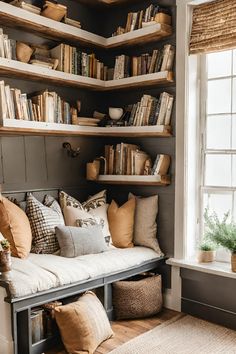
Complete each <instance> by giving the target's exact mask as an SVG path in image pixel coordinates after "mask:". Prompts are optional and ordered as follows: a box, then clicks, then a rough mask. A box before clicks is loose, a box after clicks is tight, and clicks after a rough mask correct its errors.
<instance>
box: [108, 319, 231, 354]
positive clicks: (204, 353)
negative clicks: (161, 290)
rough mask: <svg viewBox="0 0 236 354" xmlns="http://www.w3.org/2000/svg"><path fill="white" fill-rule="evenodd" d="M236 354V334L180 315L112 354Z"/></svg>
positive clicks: (113, 351) (111, 353)
mask: <svg viewBox="0 0 236 354" xmlns="http://www.w3.org/2000/svg"><path fill="white" fill-rule="evenodd" d="M158 353H161V354H219V353H221V354H236V331H233V330H230V329H228V328H225V327H221V326H218V325H215V324H212V323H209V322H206V321H203V320H200V319H198V318H195V317H192V316H188V315H178V316H176V317H174V318H173V319H171V320H170V321H167V322H165V323H163V324H162V325H160V326H157V327H156V328H154V329H152V330H150V331H148V332H146V333H144V334H142V335H140V336H138V337H136V338H134V339H132V340H130V341H129V342H127V343H125V344H123V345H122V346H120V347H119V348H117V349H115V350H112V351H111V352H110V354H158Z"/></svg>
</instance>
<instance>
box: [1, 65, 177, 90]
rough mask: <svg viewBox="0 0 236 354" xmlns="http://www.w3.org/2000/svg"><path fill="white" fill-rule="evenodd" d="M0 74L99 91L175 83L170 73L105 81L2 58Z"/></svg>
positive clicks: (163, 72) (164, 72)
mask: <svg viewBox="0 0 236 354" xmlns="http://www.w3.org/2000/svg"><path fill="white" fill-rule="evenodd" d="M0 74H1V75H5V76H8V77H12V75H14V77H18V78H21V79H26V80H34V81H40V82H51V83H53V84H57V85H63V86H69V87H71V86H74V87H83V88H88V89H91V90H98V91H106V90H116V89H126V88H130V87H137V86H140V85H141V86H142V87H144V86H153V85H158V84H168V83H172V82H173V73H172V72H168V71H162V72H158V73H154V74H147V75H140V76H132V77H128V78H125V79H120V80H110V81H103V80H98V79H93V78H90V77H85V76H79V75H74V74H68V73H65V72H63V71H56V70H53V69H47V68H42V67H40V66H38V65H32V64H26V63H22V62H20V61H16V60H10V59H5V58H0Z"/></svg>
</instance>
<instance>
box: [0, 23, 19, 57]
mask: <svg viewBox="0 0 236 354" xmlns="http://www.w3.org/2000/svg"><path fill="white" fill-rule="evenodd" d="M0 57H1V58H6V59H12V60H16V41H15V40H14V39H10V38H8V35H7V34H4V33H3V29H2V28H0Z"/></svg>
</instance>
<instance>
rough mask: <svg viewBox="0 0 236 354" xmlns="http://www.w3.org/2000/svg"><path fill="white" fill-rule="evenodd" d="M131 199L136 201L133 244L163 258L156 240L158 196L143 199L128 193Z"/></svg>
mask: <svg viewBox="0 0 236 354" xmlns="http://www.w3.org/2000/svg"><path fill="white" fill-rule="evenodd" d="M130 198H131V199H130ZM133 198H135V199H136V208H135V218H134V240H133V242H134V244H135V245H136V246H144V247H149V248H152V249H153V250H154V251H156V252H157V253H158V255H159V256H163V253H162V252H161V250H160V247H159V243H158V240H157V223H156V218H157V213H158V195H153V196H151V197H146V198H143V197H137V196H134V195H133V194H132V193H129V199H130V200H132V199H133Z"/></svg>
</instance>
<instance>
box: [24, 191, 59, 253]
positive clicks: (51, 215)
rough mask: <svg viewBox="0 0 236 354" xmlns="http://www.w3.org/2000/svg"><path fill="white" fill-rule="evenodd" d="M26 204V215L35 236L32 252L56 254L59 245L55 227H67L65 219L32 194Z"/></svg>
mask: <svg viewBox="0 0 236 354" xmlns="http://www.w3.org/2000/svg"><path fill="white" fill-rule="evenodd" d="M26 202H27V205H26V214H27V215H28V218H29V222H30V226H31V231H32V236H33V242H32V249H31V252H33V253H54V252H56V251H57V250H58V249H59V244H58V241H57V239H56V235H55V227H56V226H57V225H65V223H64V220H63V218H62V217H61V215H59V214H58V212H57V211H55V210H53V209H52V208H49V207H47V206H45V205H43V204H42V203H40V202H39V201H38V200H37V199H36V198H35V197H34V196H33V195H32V194H29V195H28V196H27V200H26Z"/></svg>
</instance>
